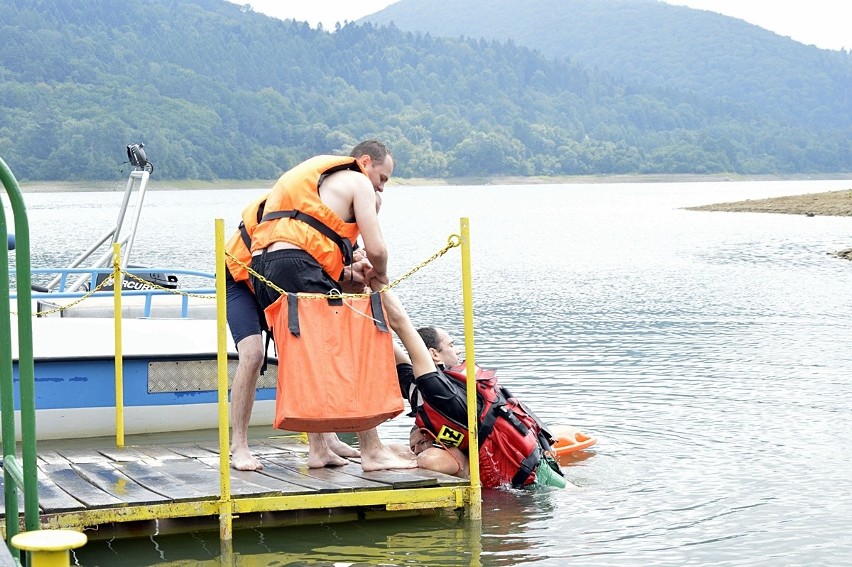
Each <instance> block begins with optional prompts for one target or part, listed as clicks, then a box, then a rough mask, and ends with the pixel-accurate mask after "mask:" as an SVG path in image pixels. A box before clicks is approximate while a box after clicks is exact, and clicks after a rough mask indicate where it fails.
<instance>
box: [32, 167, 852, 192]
mask: <svg viewBox="0 0 852 567" xmlns="http://www.w3.org/2000/svg"><path fill="white" fill-rule="evenodd" d="M839 179H840V180H842V179H850V180H852V172H847V173H825V174H818V175H817V174H808V175H805V174H800V175H737V174H730V173H719V174H712V175H698V174H674V173H673V174H648V175H638V174H637V175H564V176H553V177H544V176H535V177H519V176H495V177H450V178H436V179H430V178H398V177H394V178H392V179H391V180H390V181H389V182H388V186H389V187H393V186H398V187H418V186H441V187H443V186H452V185H547V184H579V183H700V182H708V183H709V182H716V183H718V182H737V181H799V180H801V181H836V180H839ZM126 183H127V180H126V179H117V180H115V181H22V182H19V186H20V188H21V192H23V193H44V192H50V191H55V192H63V193H66V192H73V191H123V190H124V187H125V185H126ZM274 183H275V179H251V180H233V179H217V180H215V181H204V180H169V179H165V180H161V179H157V178H156V176H154V177H152V178H151V180H150V182H149V185H148V188H149V189H150V190H152V191H157V190H162V189H160V188H163V187H165V188H167V189H181V190H197V189H206V190H228V189H257V188H271V187H272V185H273V184H274ZM850 188H852V187H850Z"/></svg>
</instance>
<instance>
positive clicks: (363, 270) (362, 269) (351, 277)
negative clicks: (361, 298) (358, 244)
mask: <svg viewBox="0 0 852 567" xmlns="http://www.w3.org/2000/svg"><path fill="white" fill-rule="evenodd" d="M372 269H373V265H372V264H370V261H369V260H368V259H367V255H366V254H365V253H364V251H363V250H361V249H358V250H355V252H353V253H352V264H351V265H349V266H344V267H343V277H342V278H341V279H340V281H339V282H338V283H339V284H340V287H341V288H342V289H343V291H344V292H345V293H363V292H364V288H365V287H366V286H367V281H368V279H367V272H368V271H369V270H372Z"/></svg>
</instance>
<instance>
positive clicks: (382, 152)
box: [349, 140, 391, 163]
mask: <svg viewBox="0 0 852 567" xmlns="http://www.w3.org/2000/svg"><path fill="white" fill-rule="evenodd" d="M365 155H366V156H370V159H372V160H373V161H374V162H376V163H385V160H386V159H387V157H388V156H389V155H391V153H390V150H389V149H388V147H387V146H386V145H384V144H383V143H381V142H380V141H378V140H364V141H363V142H360V143H359V144H358V145H357V146H355V147H354V148H352V152H351V153H350V154H349V157H354V158H359V157H361V156H365Z"/></svg>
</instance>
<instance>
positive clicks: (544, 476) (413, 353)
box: [374, 287, 565, 488]
mask: <svg viewBox="0 0 852 567" xmlns="http://www.w3.org/2000/svg"><path fill="white" fill-rule="evenodd" d="M374 289H376V288H375V287H374ZM382 298H383V303H384V306H385V310H386V312H387V316H388V324H389V325H390V327H391V328H392V329H393V330H394V332H395V333H396V334H397V336H398V337H399V339H400V341H402V344H403V345H404V347H405V349H404V350H403V348H401V347H400V346H399V345H398V344H396V343H394V356H395V358H396V361H397V371H398V373H399V376H400V385H401V387H404V386H403V384H404V383H406V384H409V385H410V386H409V387H408V388H407V389H408V394H407V395H406V397H407V398H408V399H409V403H410V404H411V407H412V413H413V414H414V415H416V416H417V422H418V423H417V425H416V426H415V427H414V428H413V429H412V430H411V433H410V436H409V446H408V448H407V449H408V451H409V454H410V455H409V458H416V460H417V462H418V466H420V467H422V468H426V469H430V470H436V471H439V472H443V473H445V474H451V475H455V476H459V477H467V476H469V474H470V473H469V469H470V467H469V460H468V456H467V453H466V452H465V448H466V446H467V445H466V437H467V428H466V425H462V424H466V423H467V400H466V396H465V387H464V384H463V383H462V382H461V381H460V380H458V379H457V378H453V377H450V376H447V375H446V374H445V373H444V371H443V370H442V369H441V367H443V366H444V365H445V364H446V363H448V362H449V363H451V364H452V365H453V366H457V365H458V362H459V358H458V357H459V352H458V350H457V349H456V348H455V345H454V343H453V341H452V338H451V337H450V336H449V334H447V333H446V332H445V331H442V330H440V331H441V332H437V331H439V330H438V329H435V328H427V330H424V331H423V333H422V334H421V332H418V330H416V329H415V328H414V326H413V324H412V323H411V320H410V319H409V317H408V314H407V313H406V312H405V310H404V308H403V307H402V304H401V303H400V302H399V299H398V298H397V297H396V296H395V295H394V294H393V293H392V292H390V291H385V292H384V293H383V294H382ZM424 335H425V336H427V337H430V336H432V337H436V338H437V343H433V344H435V345H436V346H427V343H426V342H425V341H424V339H423V336H424ZM446 372H452V371H450V370H447V371H446ZM490 375H491V376H492V377H493V372H491V373H490ZM478 382H479V380H478ZM488 384H493V388H492V389H493V390H494V392H495V393H496V394H495V395H496V396H497V397H494V398H489V401H490V402H491V405H490V406H485V405H484V404H483V406H482V407H484V408H486V411H484V414H485V416H486V419H488V423H483V421H482V417H483V416H480V428H481V430H483V431H484V434H483V436H484V438H485V441H484V442H483V443H482V444H481V447H480V448H481V450H480V459H479V461H480V472H481V479H482V483H483V486H485V487H487V488H494V487H497V486H502V485H512V486H514V487H522V486H526V485H528V484H532V483H533V482H535V483H537V484H541V485H548V486H556V487H559V488H562V487H564V486H565V480H564V479H563V478H562V475H561V471H560V470H559V466H558V465H557V464H556V463H555V461H553V460H552V459H551V458H549V457H548V456H546V455H545V453H544V450H545V447H543V446H546V448H549V441H548V438H547V433H546V431H544V428H543V427H542V428H540V427H539V426H538V425H536V423H537V422H536V421H535V418H534V416H531V414H527V412H526V411H525V409H524V411H519V412H518V413H515V412H514V411H513V410H512V408H513V407H516V406H518V405H519V404H518V403H517V402H516V401H515V400H513V399H512V400H509V399H507V398H508V397H506V396H503V397H500V395H501V394H500V393H499V390H498V389H497V386H496V379H493V380H491V381H489V382H488ZM489 391H490V390H481V392H482V394H483V395H487V394H488V393H489ZM430 406H431V408H430ZM427 408H430V409H427ZM489 408H494V412H493V413H492V412H490V411H488V409H489ZM435 410H437V411H435ZM427 414H428V415H427ZM442 415H446V416H450V417H449V419H448V420H446V421H444V422H443V424H444V426H441V427H440V428H439V427H438V426H439V425H441V422H440V421H439V420H440V419H441V416H442ZM492 416H493V417H494V419H493V420H492V419H491V417H492ZM521 419H525V420H526V421H525V423H523V424H520V428H517V429H516V428H515V426H514V424H513V420H514V422H518V423H520V420H521ZM424 422H425V423H428V424H429V425H431V426H432V427H424V426H423V425H424ZM447 424H448V425H447ZM453 428H455V430H454V431H453ZM447 430H450V431H453V433H458V434H459V435H453V434H450V435H447V436H446V438H447V439H449V440H450V441H451V443H446V442H438V441H439V440H440V439H441V437H442V434H445V433H446V431H447ZM521 432H523V433H521ZM462 437H464V439H463V438H462ZM452 441H454V443H452ZM517 455H522V456H523V460H522V461H521V462H516V460H514V459H515V457H516V456H517Z"/></svg>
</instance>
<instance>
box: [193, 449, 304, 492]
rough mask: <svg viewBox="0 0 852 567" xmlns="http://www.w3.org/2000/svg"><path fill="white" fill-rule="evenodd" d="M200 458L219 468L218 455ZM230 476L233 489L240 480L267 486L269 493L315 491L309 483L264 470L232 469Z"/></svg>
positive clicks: (211, 466)
mask: <svg viewBox="0 0 852 567" xmlns="http://www.w3.org/2000/svg"><path fill="white" fill-rule="evenodd" d="M198 460H199V461H200V462H202V463H204V464H206V465H207V466H209V467H210V468H212V469H215V470H217V471H218V470H219V457H218V456H216V457H207V458H204V459H198ZM230 476H231V490H232V491H233V489H234V488H233V487H234V481H235V480H238V481H242V482H248V483H250V484H254V485H256V486H262V487H264V488H267V489H268V490H270V491H271V492H269V494H278V493H280V494H309V493H311V492H315V491H314V490H310V488H311V487H310V486H309V485H305V484H304V483H302V484H299V483H294V482H292V480H291V479H287V478H281V477H280V476H276V475H273V474H263V471H238V470H235V469H231V473H230ZM306 488H308V490H306ZM258 495H259V494H258Z"/></svg>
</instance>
